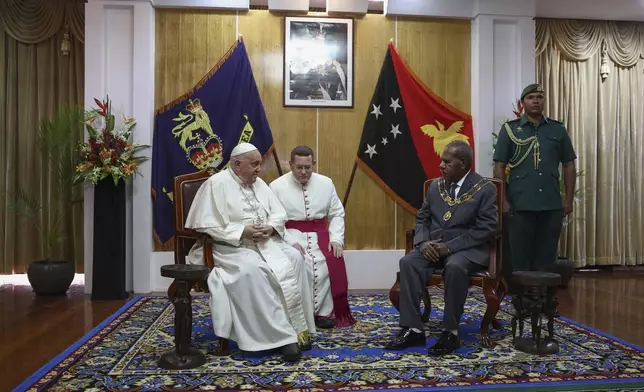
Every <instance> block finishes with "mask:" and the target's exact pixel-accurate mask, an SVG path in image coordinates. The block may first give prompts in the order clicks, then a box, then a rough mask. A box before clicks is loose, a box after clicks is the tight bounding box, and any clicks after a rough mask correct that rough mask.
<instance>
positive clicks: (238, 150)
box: [230, 143, 259, 157]
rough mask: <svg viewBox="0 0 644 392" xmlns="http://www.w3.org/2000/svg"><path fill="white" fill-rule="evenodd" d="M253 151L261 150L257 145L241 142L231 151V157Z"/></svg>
mask: <svg viewBox="0 0 644 392" xmlns="http://www.w3.org/2000/svg"><path fill="white" fill-rule="evenodd" d="M251 151H259V150H257V147H255V146H253V145H252V144H250V143H239V144H238V145H236V146H235V148H233V151H232V152H231V153H230V156H231V157H236V156H237V155H242V154H246V153H247V152H251Z"/></svg>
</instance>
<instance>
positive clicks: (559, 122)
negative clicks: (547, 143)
mask: <svg viewBox="0 0 644 392" xmlns="http://www.w3.org/2000/svg"><path fill="white" fill-rule="evenodd" d="M546 118H547V119H548V121H552V122H553V123H555V124H559V125H564V123H563V122H562V121H559V120H555V119H554V118H550V117H546Z"/></svg>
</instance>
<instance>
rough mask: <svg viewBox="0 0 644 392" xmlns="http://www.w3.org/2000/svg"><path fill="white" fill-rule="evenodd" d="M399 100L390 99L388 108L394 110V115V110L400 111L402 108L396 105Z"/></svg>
mask: <svg viewBox="0 0 644 392" xmlns="http://www.w3.org/2000/svg"><path fill="white" fill-rule="evenodd" d="M399 99H400V98H396V99H393V98H391V105H389V107H390V108H392V109H394V113H396V109H402V106H400V104H399V103H398V100H399Z"/></svg>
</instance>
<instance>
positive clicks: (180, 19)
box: [154, 9, 236, 108]
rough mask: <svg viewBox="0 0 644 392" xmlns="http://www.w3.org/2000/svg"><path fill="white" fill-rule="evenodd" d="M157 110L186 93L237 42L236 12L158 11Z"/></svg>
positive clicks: (156, 53) (155, 86)
mask: <svg viewBox="0 0 644 392" xmlns="http://www.w3.org/2000/svg"><path fill="white" fill-rule="evenodd" d="M155 24H156V37H155V44H156V51H155V57H156V64H155V84H154V95H155V100H154V103H155V107H156V108H159V107H161V106H163V105H165V104H167V103H169V102H172V101H173V100H174V99H176V98H177V97H179V96H181V95H183V94H185V92H186V91H188V90H190V89H191V88H192V87H194V85H195V84H196V83H197V82H198V81H199V80H201V78H203V76H204V75H205V74H206V73H207V72H208V71H209V70H210V69H211V68H212V67H213V66H214V65H215V64H216V63H217V61H219V59H220V58H221V57H222V56H223V55H224V54H225V53H226V52H227V51H228V49H230V46H231V45H232V44H233V42H234V41H235V28H236V22H235V13H225V14H222V13H213V12H208V11H196V10H190V11H187V10H173V9H157V10H156V16H155Z"/></svg>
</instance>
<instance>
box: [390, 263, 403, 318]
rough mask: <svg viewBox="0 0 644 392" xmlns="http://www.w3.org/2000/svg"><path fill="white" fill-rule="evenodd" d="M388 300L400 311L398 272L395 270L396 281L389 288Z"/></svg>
mask: <svg viewBox="0 0 644 392" xmlns="http://www.w3.org/2000/svg"><path fill="white" fill-rule="evenodd" d="M389 301H391V304H392V305H393V306H394V308H396V310H397V311H398V312H400V272H396V282H394V285H393V286H391V289H389Z"/></svg>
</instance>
